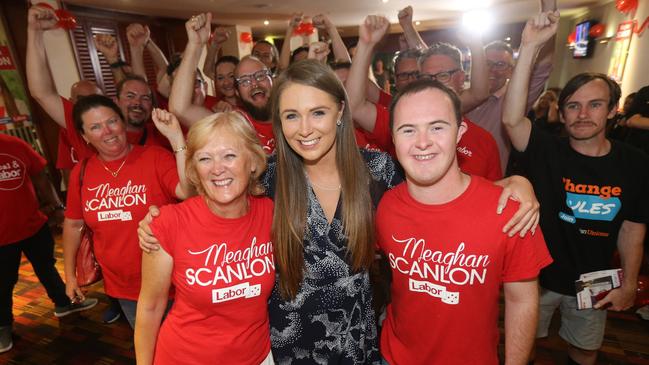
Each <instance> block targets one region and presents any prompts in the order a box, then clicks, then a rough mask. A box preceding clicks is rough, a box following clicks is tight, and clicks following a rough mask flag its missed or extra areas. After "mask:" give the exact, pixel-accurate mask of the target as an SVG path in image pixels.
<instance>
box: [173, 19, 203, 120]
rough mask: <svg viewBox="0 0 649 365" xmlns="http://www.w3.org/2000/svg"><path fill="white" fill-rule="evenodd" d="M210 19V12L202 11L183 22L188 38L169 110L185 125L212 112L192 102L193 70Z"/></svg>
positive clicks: (175, 79) (194, 70)
mask: <svg viewBox="0 0 649 365" xmlns="http://www.w3.org/2000/svg"><path fill="white" fill-rule="evenodd" d="M211 21H212V13H203V14H199V15H196V16H193V17H191V18H190V19H189V20H188V21H187V22H186V23H185V30H186V31H187V38H188V39H187V47H185V52H184V53H183V59H182V61H181V62H180V66H178V71H177V73H176V77H175V78H174V82H173V83H172V84H171V94H170V95H169V111H170V112H171V113H173V114H174V115H176V116H177V117H178V118H179V119H180V121H181V122H182V123H183V125H185V126H186V127H191V125H192V124H194V123H195V122H197V121H199V120H201V119H203V118H204V117H206V116H208V115H210V114H212V112H211V111H210V110H209V109H207V108H205V107H204V106H202V105H194V104H192V94H193V93H194V72H196V67H197V66H198V60H199V58H200V56H201V52H202V50H203V46H204V45H205V43H207V39H208V38H209V36H210V22H211Z"/></svg>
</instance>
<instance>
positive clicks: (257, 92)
mask: <svg viewBox="0 0 649 365" xmlns="http://www.w3.org/2000/svg"><path fill="white" fill-rule="evenodd" d="M250 97H251V98H253V99H263V98H265V97H266V92H265V91H264V90H262V89H254V90H253V91H252V92H251V93H250Z"/></svg>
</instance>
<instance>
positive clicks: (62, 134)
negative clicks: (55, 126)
mask: <svg viewBox="0 0 649 365" xmlns="http://www.w3.org/2000/svg"><path fill="white" fill-rule="evenodd" d="M77 162H79V159H78V157H77V152H76V151H75V149H74V148H73V147H72V145H71V144H70V141H69V140H68V133H67V131H66V130H65V129H64V128H59V147H58V150H57V154H56V168H57V169H67V170H72V168H73V167H74V165H75V164H76V163H77Z"/></svg>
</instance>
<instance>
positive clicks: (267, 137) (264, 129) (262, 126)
mask: <svg viewBox="0 0 649 365" xmlns="http://www.w3.org/2000/svg"><path fill="white" fill-rule="evenodd" d="M237 111H238V112H239V113H241V115H243V116H244V118H246V120H248V122H249V123H250V124H251V125H252V126H253V128H255V131H257V137H258V138H259V143H261V146H262V147H263V148H264V152H266V153H267V154H269V155H270V154H272V153H273V152H274V151H275V133H273V123H272V122H260V121H258V120H256V119H253V118H252V116H250V114H248V113H246V112H245V111H244V110H241V109H237Z"/></svg>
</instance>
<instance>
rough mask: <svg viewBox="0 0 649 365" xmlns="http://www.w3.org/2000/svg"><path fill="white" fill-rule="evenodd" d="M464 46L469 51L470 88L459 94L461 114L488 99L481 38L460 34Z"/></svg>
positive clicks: (485, 63) (487, 73) (485, 61)
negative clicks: (467, 47)
mask: <svg viewBox="0 0 649 365" xmlns="http://www.w3.org/2000/svg"><path fill="white" fill-rule="evenodd" d="M460 37H461V38H462V40H463V42H464V44H466V45H467V46H469V50H470V51H471V87H469V88H468V89H466V90H463V91H462V93H461V94H460V103H461V104H460V106H461V111H462V114H464V113H468V112H469V111H471V110H473V109H475V107H477V106H478V105H480V104H482V103H483V102H484V101H485V100H486V99H487V98H488V97H489V69H487V58H486V56H485V52H484V47H483V45H482V40H481V37H480V36H478V35H475V34H473V35H470V34H467V33H466V32H464V31H461V32H460Z"/></svg>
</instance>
